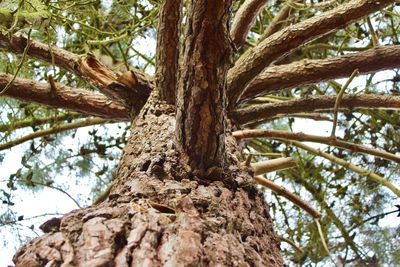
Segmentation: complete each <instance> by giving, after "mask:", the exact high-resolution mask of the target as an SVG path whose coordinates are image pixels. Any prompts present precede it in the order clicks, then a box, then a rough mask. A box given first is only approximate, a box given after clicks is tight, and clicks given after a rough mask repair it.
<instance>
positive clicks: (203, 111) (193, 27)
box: [176, 0, 231, 176]
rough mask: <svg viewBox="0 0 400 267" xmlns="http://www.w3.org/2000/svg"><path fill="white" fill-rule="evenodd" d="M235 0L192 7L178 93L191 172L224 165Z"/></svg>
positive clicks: (180, 130) (200, 1)
mask: <svg viewBox="0 0 400 267" xmlns="http://www.w3.org/2000/svg"><path fill="white" fill-rule="evenodd" d="M230 5H231V1H230V0H220V1H215V0H206V1H204V0H193V1H191V3H190V5H189V8H188V21H187V23H186V34H185V38H186V40H185V46H184V52H183V55H182V57H183V59H182V61H181V63H182V64H181V66H182V67H181V73H180V79H179V86H178V98H177V120H176V122H177V126H176V128H177V139H178V144H179V148H180V149H181V150H182V151H183V155H184V157H187V159H186V161H187V163H188V164H189V165H190V167H191V169H192V171H194V172H197V173H200V174H201V176H203V174H204V173H206V172H207V171H208V172H210V170H215V168H221V167H224V163H225V156H226V155H225V141H224V140H225V131H226V114H225V113H226V112H225V106H226V73H227V71H228V67H229V65H228V64H229V62H230V57H231V45H230V41H229V31H228V27H227V26H228V20H229V8H230Z"/></svg>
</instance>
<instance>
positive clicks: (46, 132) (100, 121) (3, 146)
mask: <svg viewBox="0 0 400 267" xmlns="http://www.w3.org/2000/svg"><path fill="white" fill-rule="evenodd" d="M107 122H112V121H110V120H107V119H103V118H89V119H86V120H83V121H76V122H72V123H65V124H61V125H56V126H53V127H51V128H48V129H46V130H41V131H36V132H34V133H31V134H28V135H25V136H23V137H21V138H18V139H15V140H12V141H10V142H7V143H5V144H0V151H2V150H5V149H9V148H12V147H14V146H16V145H19V144H22V143H24V142H26V141H29V140H33V139H35V138H39V137H44V136H48V135H50V134H56V133H60V132H64V131H68V130H73V129H77V128H82V127H86V126H91V125H96V124H104V123H107Z"/></svg>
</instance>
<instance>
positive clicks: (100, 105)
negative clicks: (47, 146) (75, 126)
mask: <svg viewBox="0 0 400 267" xmlns="http://www.w3.org/2000/svg"><path fill="white" fill-rule="evenodd" d="M12 78H13V76H11V75H8V74H5V73H0V87H4V86H5V85H6V84H7V83H8V82H9V81H10V80H11V79H12ZM56 86H57V88H56V91H55V92H54V91H53V90H52V88H51V86H50V84H47V83H40V82H36V81H33V80H27V79H20V78H16V79H15V81H14V82H13V83H12V85H11V87H10V89H9V90H7V92H6V93H5V96H8V97H12V98H16V99H18V100H21V101H25V102H35V103H38V104H42V105H46V106H50V107H55V108H64V109H69V110H73V111H78V112H81V113H83V114H88V115H95V116H100V117H104V118H109V119H112V120H117V121H127V120H129V112H128V110H127V109H126V108H125V107H124V106H123V105H121V104H120V103H118V102H114V101H112V100H110V99H109V98H107V97H105V96H104V95H102V94H99V93H95V92H90V91H88V90H83V89H75V88H71V87H68V86H65V85H61V84H56Z"/></svg>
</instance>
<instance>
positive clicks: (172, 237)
mask: <svg viewBox="0 0 400 267" xmlns="http://www.w3.org/2000/svg"><path fill="white" fill-rule="evenodd" d="M131 131H132V132H131V136H130V139H129V141H128V144H127V146H126V148H125V151H124V155H123V157H122V160H121V163H120V166H119V168H118V170H117V180H116V182H115V184H114V186H113V188H112V190H111V193H110V195H109V198H108V199H107V200H106V201H104V202H102V203H100V204H99V205H97V206H93V207H89V208H85V209H82V210H76V211H72V212H71V213H69V214H67V215H66V216H64V217H63V218H60V219H53V220H50V221H48V222H47V223H45V224H44V225H43V227H42V229H43V230H44V231H45V232H47V233H46V234H45V235H44V236H42V237H39V238H36V239H34V240H32V241H31V242H30V243H28V244H26V245H24V246H23V247H22V248H21V249H20V250H19V252H18V253H17V254H16V255H15V257H14V262H15V264H16V266H30V267H34V266H90V267H94V266H161V265H165V266H218V265H219V266H282V265H283V263H282V258H281V255H280V249H279V241H278V238H277V236H276V234H275V233H274V231H273V229H272V222H271V218H270V216H269V213H268V206H267V204H266V203H265V201H264V198H263V194H262V193H261V192H260V191H259V190H257V189H256V187H255V184H254V182H253V180H252V178H251V176H250V174H249V173H247V172H246V171H242V170H241V169H240V166H239V164H238V160H237V155H235V154H234V153H233V150H232V148H234V147H235V144H234V142H233V141H232V140H233V139H231V138H230V137H227V144H226V147H228V148H230V149H229V150H230V151H228V152H227V153H229V158H231V161H233V160H235V161H236V163H237V164H236V165H235V164H233V165H231V166H230V167H229V171H228V172H227V173H225V174H224V177H225V179H223V180H220V181H210V180H208V181H207V180H204V179H201V178H202V177H196V176H194V175H193V174H192V173H188V172H186V171H185V168H183V167H182V166H181V164H180V155H179V153H178V152H177V151H176V149H175V144H174V131H175V118H174V107H173V106H169V105H166V104H163V103H160V102H157V101H156V100H155V98H154V97H151V98H150V100H149V102H148V103H147V104H146V106H145V108H144V109H143V110H142V112H141V114H140V115H139V116H138V118H137V120H136V121H135V123H134V126H133V127H132V130H131ZM228 142H231V143H228Z"/></svg>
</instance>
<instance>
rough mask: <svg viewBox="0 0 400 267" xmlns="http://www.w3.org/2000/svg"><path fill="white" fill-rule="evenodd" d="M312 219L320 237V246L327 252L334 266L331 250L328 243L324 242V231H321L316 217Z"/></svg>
mask: <svg viewBox="0 0 400 267" xmlns="http://www.w3.org/2000/svg"><path fill="white" fill-rule="evenodd" d="M314 221H315V224H316V225H317V228H318V233H319V236H320V238H321V242H322V246H323V247H324V249H325V251H326V253H327V254H328V256H329V258H330V259H331V261H332V263H333V264H334V265H335V266H337V265H336V262H335V261H334V260H333V257H332V254H331V252H330V251H329V248H328V245H327V244H326V241H325V237H324V233H323V232H322V228H321V224H320V223H319V221H318V219H314Z"/></svg>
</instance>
